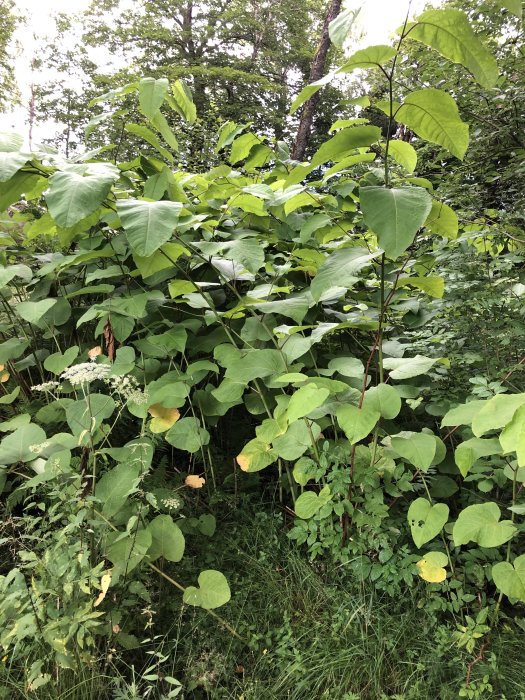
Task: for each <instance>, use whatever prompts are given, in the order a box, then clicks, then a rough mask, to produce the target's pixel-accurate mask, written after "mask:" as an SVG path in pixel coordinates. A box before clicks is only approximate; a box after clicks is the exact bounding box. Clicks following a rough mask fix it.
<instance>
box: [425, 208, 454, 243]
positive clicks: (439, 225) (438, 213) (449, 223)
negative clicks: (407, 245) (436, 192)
mask: <svg viewBox="0 0 525 700" xmlns="http://www.w3.org/2000/svg"><path fill="white" fill-rule="evenodd" d="M425 228H426V229H428V230H429V231H430V233H434V234H436V235H437V236H444V238H452V239H454V238H457V237H458V229H459V223H458V217H457V214H456V212H455V211H454V210H453V209H451V208H450V207H449V206H448V204H444V203H443V202H437V201H436V200H435V199H434V200H432V209H431V210H430V214H429V215H428V218H427V220H426V221H425Z"/></svg>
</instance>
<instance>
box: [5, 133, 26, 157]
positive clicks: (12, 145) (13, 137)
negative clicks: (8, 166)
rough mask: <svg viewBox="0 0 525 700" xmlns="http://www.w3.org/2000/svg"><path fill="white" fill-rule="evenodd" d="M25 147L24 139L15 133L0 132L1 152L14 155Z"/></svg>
mask: <svg viewBox="0 0 525 700" xmlns="http://www.w3.org/2000/svg"><path fill="white" fill-rule="evenodd" d="M23 145H24V137H23V136H20V134H15V133H14V132H13V131H0V151H2V152H4V153H12V152H13V151H19V150H20V149H21V148H22V146H23Z"/></svg>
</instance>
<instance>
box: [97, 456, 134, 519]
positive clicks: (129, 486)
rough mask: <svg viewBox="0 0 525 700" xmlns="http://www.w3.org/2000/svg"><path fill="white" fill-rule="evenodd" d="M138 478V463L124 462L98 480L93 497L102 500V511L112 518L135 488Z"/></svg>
mask: <svg viewBox="0 0 525 700" xmlns="http://www.w3.org/2000/svg"><path fill="white" fill-rule="evenodd" d="M139 478H140V467H139V465H138V464H129V463H127V462H124V463H123V464H118V465H117V466H116V467H114V468H113V469H111V470H110V471H108V472H106V473H105V474H104V475H103V476H102V477H101V478H100V480H99V481H98V483H97V485H96V488H95V497H96V498H98V499H99V500H100V501H101V502H102V513H103V515H105V516H106V517H107V518H112V517H113V516H114V515H115V514H116V513H117V512H118V511H119V510H120V509H121V508H122V506H123V505H124V504H125V503H126V502H127V500H128V496H129V495H130V494H131V493H133V492H134V491H135V490H136V486H137V484H138V482H139Z"/></svg>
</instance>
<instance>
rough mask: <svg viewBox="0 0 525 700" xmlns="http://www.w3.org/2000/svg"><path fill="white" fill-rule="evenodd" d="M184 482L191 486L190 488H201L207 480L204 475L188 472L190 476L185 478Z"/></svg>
mask: <svg viewBox="0 0 525 700" xmlns="http://www.w3.org/2000/svg"><path fill="white" fill-rule="evenodd" d="M184 483H185V484H186V486H189V487H190V489H201V488H202V487H203V486H204V484H205V483H206V480H205V479H203V478H202V476H197V475H196V474H188V476H187V477H186V478H185V479H184Z"/></svg>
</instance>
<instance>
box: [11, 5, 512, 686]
mask: <svg viewBox="0 0 525 700" xmlns="http://www.w3.org/2000/svg"><path fill="white" fill-rule="evenodd" d="M503 4H504V5H505V7H506V8H507V10H510V11H511V12H514V14H515V15H516V17H515V18H514V20H513V21H515V22H518V21H519V18H518V16H517V15H520V12H519V8H518V7H517V6H515V4H513V3H503ZM509 5H511V7H510V8H509V7H508V6H509ZM348 20H349V17H348V15H342V16H341V17H339V18H337V19H336V20H334V22H333V23H332V25H331V36H332V39H333V40H334V41H335V42H338V41H340V33H341V32H343V31H345V26H346V25H345V21H348ZM414 44H417V45H418V46H419V45H422V46H424V47H427V49H429V50H432V51H433V53H432V54H431V55H432V57H433V58H432V60H433V61H434V62H435V61H439V62H440V65H441V66H442V71H447V70H448V69H449V66H450V65H452V64H456V65H457V66H459V68H458V70H461V71H462V78H461V79H462V80H463V81H466V82H469V84H470V81H472V83H474V82H475V83H476V84H477V86H478V87H477V89H478V90H479V91H482V92H483V93H484V94H486V95H487V96H490V95H491V94H492V93H493V92H494V91H497V90H498V89H499V88H500V87H501V86H500V84H499V83H500V82H501V80H502V79H501V78H500V76H499V70H498V64H497V62H496V60H495V59H494V57H493V55H492V53H491V52H490V51H489V50H488V49H487V47H486V46H485V45H484V44H483V43H482V42H481V41H480V39H479V38H478V37H477V36H476V34H475V32H474V31H473V29H472V27H471V24H470V22H469V19H468V17H467V15H465V14H464V13H462V12H461V11H459V10H457V9H450V8H449V9H431V10H427V11H425V12H424V13H423V14H421V15H420V16H419V17H418V18H417V19H416V20H415V21H408V18H407V21H406V22H405V23H404V25H403V26H402V27H400V29H399V34H398V40H397V42H396V43H395V44H393V45H392V46H390V45H384V46H371V47H369V48H366V49H363V50H359V51H358V52H356V53H355V54H354V55H352V56H350V57H349V58H347V59H346V60H345V62H344V63H343V64H342V65H341V66H340V68H339V69H337V70H334V71H333V72H332V73H330V74H329V75H328V76H327V77H326V78H323V79H322V80H321V81H318V82H317V83H316V84H313V85H308V86H307V87H305V88H304V89H303V91H302V92H300V93H299V95H298V96H297V98H296V100H295V101H294V103H293V105H292V112H293V111H295V110H297V109H299V108H300V107H301V105H303V104H304V103H305V102H306V101H307V100H308V99H310V98H311V97H312V95H314V94H315V92H316V91H318V90H320V89H322V88H323V87H324V86H326V85H327V84H328V83H329V82H330V80H333V79H334V78H335V77H336V76H340V75H346V74H350V73H352V72H353V71H356V70H360V71H367V72H368V71H372V72H374V73H375V74H376V78H374V80H375V79H377V80H380V81H382V83H383V95H380V96H379V97H377V96H376V97H373V96H372V97H371V98H367V100H368V101H367V102H366V105H367V106H368V107H371V108H373V109H374V110H376V112H379V113H381V114H382V115H383V117H382V118H383V125H382V126H378V125H376V124H375V123H372V122H371V121H370V120H368V119H366V118H365V117H362V116H353V115H354V113H353V112H351V113H350V114H349V116H348V118H346V119H339V120H338V121H336V122H335V123H334V124H333V126H332V128H331V130H330V135H329V137H328V139H327V140H325V141H324V143H323V144H322V145H321V146H320V147H319V148H318V150H317V151H316V152H315V153H314V154H313V156H312V158H311V159H310V160H309V161H304V162H297V161H295V160H293V159H292V158H291V156H290V148H289V146H288V145H287V144H286V143H284V142H283V141H276V140H275V139H273V138H270V137H267V136H263V135H261V134H260V133H256V132H255V131H253V130H252V129H251V128H250V125H249V124H237V123H235V122H233V121H228V122H226V123H224V124H223V125H222V127H221V129H220V131H219V132H218V134H217V138H216V142H215V155H216V157H217V160H216V162H217V163H219V164H218V165H215V166H214V167H212V168H211V169H210V170H208V171H206V172H199V173H194V172H191V170H189V169H188V168H186V167H184V166H183V164H179V165H177V166H176V153H177V148H178V141H177V135H176V133H175V131H176V126H175V125H177V124H180V125H181V126H183V127H184V128H187V127H188V125H189V126H191V125H192V124H194V123H195V121H196V119H197V110H196V107H195V104H194V102H193V99H192V93H191V89H190V87H189V86H188V84H187V83H186V82H185V81H182V80H176V81H169V80H168V79H166V78H158V77H155V78H154V77H149V76H146V77H144V78H142V79H141V80H139V81H135V82H132V83H130V84H128V85H126V86H124V87H117V88H115V89H113V90H111V91H110V92H108V93H106V94H104V95H102V96H100V97H99V98H96V102H97V104H105V105H109V106H110V107H111V109H112V110H115V111H116V112H118V108H119V104H120V101H121V100H126V103H127V102H128V101H129V100H134V101H135V104H134V109H133V111H132V113H133V114H134V115H135V117H134V118H136V122H133V123H128V124H126V129H125V130H126V131H127V132H128V133H131V134H134V135H135V136H137V137H140V138H141V139H142V140H143V142H144V144H145V145H144V148H143V149H141V150H140V151H138V152H137V153H136V156H135V157H134V158H133V159H132V160H129V161H127V162H118V150H119V149H115V152H116V153H117V157H115V158H114V160H111V159H110V158H109V157H108V151H107V149H106V148H101V149H98V150H95V151H91V152H87V153H83V154H81V155H77V156H75V157H74V158H66V157H64V156H63V155H62V154H61V153H59V152H56V151H55V150H54V149H52V148H49V147H44V146H41V147H34V148H33V149H32V150H31V151H28V150H27V149H26V148H25V146H24V143H23V139H22V138H21V137H19V136H18V135H16V134H11V133H8V134H2V136H1V137H0V183H1V185H2V187H1V189H0V209H1V210H2V212H3V213H2V214H1V218H0V221H1V225H2V234H1V238H0V245H1V250H0V255H1V259H0V262H1V264H2V267H1V268H0V285H1V288H0V296H1V298H0V304H1V309H0V312H1V317H0V332H1V334H2V335H1V341H2V342H1V343H0V364H1V369H0V371H1V374H0V389H1V391H2V395H1V396H0V405H1V409H2V422H1V423H0V430H1V431H2V436H3V437H2V440H1V441H0V464H1V465H2V466H1V467H0V485H1V488H2V508H3V515H4V518H3V523H2V534H1V540H0V545H1V567H2V568H1V575H0V591H1V596H0V644H1V645H2V664H1V666H0V692H2V693H3V695H4V696H5V697H12V696H13V695H14V694H18V695H19V696H20V697H42V698H46V697H63V698H66V697H72V698H73V697H89V698H92V697H93V698H95V697H108V698H134V697H158V698H175V697H188V698H201V697H212V698H233V697H244V698H246V699H248V698H254V699H255V698H270V697H275V698H299V697H319V698H334V697H338V698H343V697H344V698H346V699H347V700H351V699H353V698H407V699H409V698H422V697H436V696H439V697H443V698H449V697H450V698H452V697H457V696H458V694H459V696H461V697H470V698H482V697H483V698H484V697H499V698H503V697H505V698H520V697H523V684H522V683H521V679H520V677H519V673H518V669H517V667H518V668H519V661H518V658H519V648H520V644H521V643H522V635H523V620H522V617H521V616H522V610H523V603H525V583H524V581H525V554H523V553H522V552H523V529H524V528H523V514H524V513H525V502H524V501H523V495H522V489H523V483H525V471H524V470H525V442H524V440H525V438H524V436H525V387H524V386H523V374H522V370H523V366H524V364H523V358H524V350H525V348H524V343H523V333H520V330H521V329H522V324H523V321H522V315H523V311H522V302H521V297H522V296H523V292H524V291H525V286H524V283H523V280H522V277H523V261H524V249H523V240H522V238H520V236H519V235H514V234H516V233H519V231H518V232H517V231H516V224H513V226H514V228H512V231H513V235H512V237H511V238H510V239H509V238H508V237H507V236H506V232H505V226H504V222H505V219H504V218H503V219H502V220H503V224H501V225H489V224H488V223H487V220H486V219H483V221H480V220H479V212H478V211H477V210H476V212H475V214H473V219H470V218H468V214H467V215H466V217H465V218H462V219H461V220H460V219H459V218H458V216H457V214H456V213H455V211H454V208H453V201H452V199H451V198H449V199H448V202H447V201H444V199H442V197H441V195H440V184H441V180H443V181H444V182H446V181H447V172H446V170H447V167H448V163H449V162H451V161H452V162H453V159H455V160H458V161H461V160H462V159H463V158H464V156H465V153H466V152H467V148H468V146H469V125H468V123H467V121H465V119H464V118H463V117H462V115H460V112H459V110H458V107H457V104H456V102H455V100H454V97H453V96H452V95H451V94H450V92H448V91H446V90H441V89H440V88H439V87H434V86H432V87H431V86H428V85H426V86H423V87H421V86H418V87H417V89H411V88H410V87H409V86H407V85H406V84H405V82H403V81H399V80H398V72H397V71H398V70H399V67H400V66H402V65H403V62H404V61H406V60H408V59H407V57H408V56H409V52H410V51H411V50H412V47H413V46H414ZM384 95H386V97H387V99H384ZM361 102H362V101H361ZM362 104H365V103H363V102H362ZM91 128H93V125H92V126H91ZM429 144H430V146H429ZM429 148H432V149H434V151H435V154H434V156H433V158H434V160H433V167H435V162H436V160H441V162H443V163H444V164H445V165H444V166H443V168H442V171H441V172H440V173H439V177H436V175H435V173H434V174H433V175H430V174H429V173H427V172H426V171H423V172H419V171H418V156H419V149H421V150H422V152H423V154H424V158H427V157H428V149H429ZM423 162H426V161H425V160H423ZM426 175H428V177H426ZM445 190H446V188H445ZM464 212H465V208H464V205H463V209H462V213H464ZM486 216H487V217H492V218H491V221H492V220H494V218H495V217H499V216H500V214H499V212H497V211H491V213H490V214H487V213H486ZM480 269H481V270H482V272H481V273H480V272H479V270H480ZM466 312H468V313H467V315H466ZM496 313H497V314H498V318H497V325H496V322H495V321H494V320H493V319H494V316H495V314H496ZM509 329H512V334H511V335H510V340H509V334H508V330H509ZM496 331H497V332H496ZM478 335H479V340H480V343H479V344H477V339H478V337H477V336H478ZM491 343H493V344H494V347H495V350H494V352H492V347H491ZM478 345H479V347H478ZM414 629H420V630H421V637H417V638H414V634H413V631H414Z"/></svg>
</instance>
